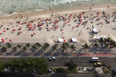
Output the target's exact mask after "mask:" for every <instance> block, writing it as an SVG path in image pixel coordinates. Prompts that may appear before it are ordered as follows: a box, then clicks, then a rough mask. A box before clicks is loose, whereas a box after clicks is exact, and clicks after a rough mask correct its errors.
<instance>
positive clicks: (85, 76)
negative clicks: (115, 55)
mask: <svg viewBox="0 0 116 77" xmlns="http://www.w3.org/2000/svg"><path fill="white" fill-rule="evenodd" d="M36 77H98V76H96V75H95V74H44V75H41V76H36ZM104 77H111V75H110V74H105V75H104Z"/></svg>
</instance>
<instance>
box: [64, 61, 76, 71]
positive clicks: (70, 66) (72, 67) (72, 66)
mask: <svg viewBox="0 0 116 77" xmlns="http://www.w3.org/2000/svg"><path fill="white" fill-rule="evenodd" d="M64 65H65V66H66V67H68V70H70V71H73V72H75V71H76V68H77V65H76V64H75V63H74V62H73V61H72V60H70V62H66V63H64Z"/></svg>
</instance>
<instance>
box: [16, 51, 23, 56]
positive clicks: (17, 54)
mask: <svg viewBox="0 0 116 77" xmlns="http://www.w3.org/2000/svg"><path fill="white" fill-rule="evenodd" d="M23 52H24V51H23V50H20V51H19V52H17V53H15V54H14V55H15V56H19V55H21V54H22V53H23Z"/></svg>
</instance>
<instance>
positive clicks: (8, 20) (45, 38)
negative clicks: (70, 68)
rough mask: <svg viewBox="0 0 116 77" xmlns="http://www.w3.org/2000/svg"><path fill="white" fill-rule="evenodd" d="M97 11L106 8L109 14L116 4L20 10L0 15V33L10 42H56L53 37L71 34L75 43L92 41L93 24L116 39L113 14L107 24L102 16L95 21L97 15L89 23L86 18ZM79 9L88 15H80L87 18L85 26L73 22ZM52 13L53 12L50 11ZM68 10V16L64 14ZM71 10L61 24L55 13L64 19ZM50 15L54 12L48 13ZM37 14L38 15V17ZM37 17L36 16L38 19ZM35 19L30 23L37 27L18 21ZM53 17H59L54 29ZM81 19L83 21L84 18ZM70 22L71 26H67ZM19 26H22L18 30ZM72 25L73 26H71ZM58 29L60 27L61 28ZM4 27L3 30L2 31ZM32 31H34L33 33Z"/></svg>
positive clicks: (101, 33)
mask: <svg viewBox="0 0 116 77" xmlns="http://www.w3.org/2000/svg"><path fill="white" fill-rule="evenodd" d="M98 11H99V12H100V15H99V16H98V17H101V15H102V12H103V11H105V12H106V14H110V16H111V15H112V12H116V6H115V4H112V5H110V7H109V8H107V5H100V6H98V5H96V6H95V5H94V6H92V10H90V6H87V7H85V8H83V7H81V8H80V9H79V7H78V8H73V9H71V8H70V9H68V10H57V11H55V10H54V11H50V10H48V11H43V12H31V13H23V14H15V15H12V16H5V17H0V22H1V24H0V25H3V27H1V29H0V33H2V34H1V35H0V38H3V39H4V40H5V43H6V42H9V40H12V41H11V42H12V43H36V42H39V43H45V42H48V43H50V44H51V45H53V44H55V41H58V38H60V37H64V39H65V40H66V42H68V40H69V39H70V38H72V37H75V38H76V39H77V43H78V44H81V45H83V44H85V43H88V44H91V40H92V35H91V31H92V25H93V26H94V28H96V29H97V30H98V31H99V33H98V34H97V35H99V36H100V35H106V36H107V37H111V38H112V39H113V40H115V41H116V29H115V30H113V28H115V27H116V22H112V19H113V18H110V19H108V20H109V21H110V22H111V23H109V24H106V23H105V21H104V19H102V18H101V20H100V21H96V18H95V19H94V20H93V23H90V21H89V18H90V17H91V15H90V14H93V16H97V14H96V13H97V12H98ZM82 12H86V13H85V14H84V15H83V16H88V17H89V18H87V19H85V20H84V18H83V16H82V20H83V21H88V23H87V25H86V26H85V27H84V26H83V25H82V24H80V26H79V27H77V22H74V20H75V19H77V18H74V19H73V17H74V16H75V14H76V15H77V16H78V15H79V14H80V13H82ZM51 13H52V14H51ZM66 14H67V16H66ZM71 14H72V17H71V18H70V20H71V21H70V22H69V23H68V20H66V21H65V22H66V23H67V24H65V26H64V28H63V25H64V21H62V19H61V20H59V19H58V17H59V16H61V17H63V16H64V17H65V18H66V19H68V17H69V16H70V15H71ZM51 15H53V16H51ZM39 18H40V19H39ZM46 18H48V19H51V20H50V21H43V23H44V24H43V25H42V26H41V27H42V29H41V30H38V29H39V28H38V27H37V25H38V22H40V23H42V22H41V20H42V19H44V20H45V19H46ZM38 19H39V20H38ZM32 20H33V21H34V22H33V23H31V25H32V26H33V25H34V24H35V27H36V29H35V30H28V28H27V24H21V23H23V22H24V21H25V22H26V23H29V22H30V21H32ZM55 20H59V22H58V23H57V24H56V26H57V27H58V28H57V29H56V30H53V29H50V28H53V27H52V26H53V25H54V23H53V22H54V21H55ZM17 21H20V24H19V23H16V22H17ZM51 21H52V23H51V24H50V22H51ZM83 21H82V22H83ZM98 22H103V25H102V24H100V25H96V24H97V23H98ZM46 24H48V25H49V26H48V27H47V26H46ZM69 25H70V26H69ZM20 27H22V28H21V30H18V29H19V28H20ZM6 28H10V30H6ZM46 28H49V29H50V31H47V29H46ZM73 28H74V29H73ZM13 29H16V31H15V32H13V33H12V30H13ZM61 29H62V30H63V31H61ZM4 30H5V31H6V32H4ZM20 31H21V32H22V33H21V34H20V35H17V33H18V32H20ZM33 33H35V35H34V34H33ZM32 34H33V37H31V35H32Z"/></svg>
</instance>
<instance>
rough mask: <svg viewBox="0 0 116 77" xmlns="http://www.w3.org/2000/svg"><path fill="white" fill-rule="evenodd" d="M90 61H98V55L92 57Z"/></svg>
mask: <svg viewBox="0 0 116 77" xmlns="http://www.w3.org/2000/svg"><path fill="white" fill-rule="evenodd" d="M91 61H92V62H98V61H99V58H98V57H92V58H91Z"/></svg>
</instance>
